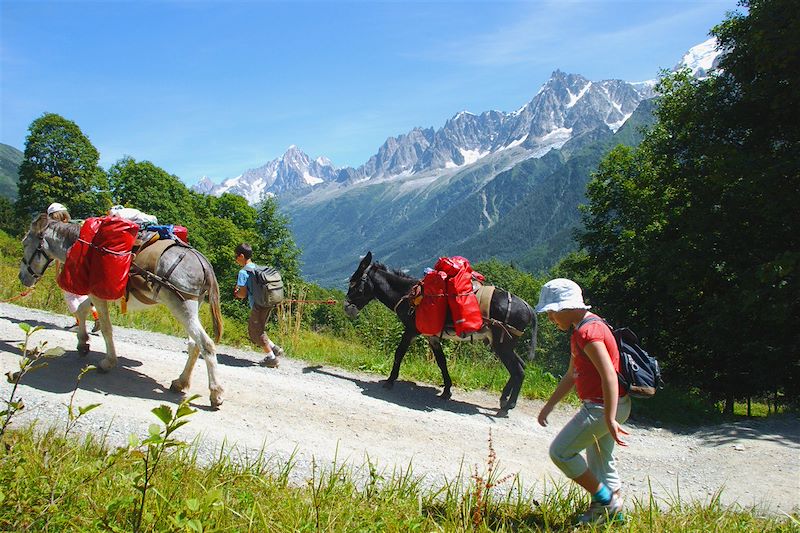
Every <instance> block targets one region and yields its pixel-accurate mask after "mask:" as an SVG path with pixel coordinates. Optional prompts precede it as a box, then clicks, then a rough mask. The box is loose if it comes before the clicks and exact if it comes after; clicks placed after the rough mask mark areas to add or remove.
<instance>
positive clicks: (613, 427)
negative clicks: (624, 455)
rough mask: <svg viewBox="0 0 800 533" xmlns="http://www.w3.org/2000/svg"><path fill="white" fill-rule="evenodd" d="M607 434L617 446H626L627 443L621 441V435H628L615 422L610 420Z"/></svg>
mask: <svg viewBox="0 0 800 533" xmlns="http://www.w3.org/2000/svg"><path fill="white" fill-rule="evenodd" d="M608 433H609V434H610V435H611V438H612V439H614V442H616V443H617V444H619V445H620V446H627V445H628V443H627V442H625V441H624V440H622V435H630V433H628V432H627V431H625V429H624V428H623V427H622V426H620V425H619V422H617V421H616V420H612V421H611V422H610V423H609V424H608Z"/></svg>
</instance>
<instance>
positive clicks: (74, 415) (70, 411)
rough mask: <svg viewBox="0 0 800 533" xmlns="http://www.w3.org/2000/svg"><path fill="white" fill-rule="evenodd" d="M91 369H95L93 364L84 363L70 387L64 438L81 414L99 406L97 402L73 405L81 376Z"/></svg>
mask: <svg viewBox="0 0 800 533" xmlns="http://www.w3.org/2000/svg"><path fill="white" fill-rule="evenodd" d="M91 370H97V367H96V366H94V365H86V366H85V367H83V368H82V369H81V372H80V374H78V379H77V380H75V388H74V389H72V394H70V396H69V405H68V406H67V417H68V419H67V426H66V427H65V428H64V438H65V439H66V438H67V435H69V432H70V431H72V429H73V428H74V427H75V426H76V425H77V423H78V420H80V418H81V417H82V416H83V415H85V414H86V413H88V412H89V411H91V410H92V409H96V408H97V407H100V404H99V403H90V404H88V405H84V406H78V407H77V408H76V407H75V394H76V393H77V392H78V385H80V383H81V379H83V376H85V375H86V373H87V372H89V371H91Z"/></svg>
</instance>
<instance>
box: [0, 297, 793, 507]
mask: <svg viewBox="0 0 800 533" xmlns="http://www.w3.org/2000/svg"><path fill="white" fill-rule="evenodd" d="M71 320H72V319H71V318H69V317H66V316H62V315H56V314H51V313H46V312H42V311H35V310H31V309H26V308H22V307H17V306H14V305H10V304H0V372H2V373H3V374H5V372H7V371H8V370H13V369H16V368H17V358H18V355H19V351H18V349H17V347H16V346H17V344H18V343H19V342H20V341H21V340H22V339H23V333H22V330H20V329H19V326H18V324H19V322H28V323H30V324H32V325H41V326H44V327H45V328H46V329H44V330H43V331H41V332H38V333H37V334H36V336H35V337H34V340H37V339H38V340H45V339H46V340H47V341H49V343H50V345H51V346H53V345H56V346H62V347H64V348H65V349H66V350H67V353H66V354H65V355H64V356H63V357H62V358H59V359H56V360H53V361H51V362H50V364H49V366H48V367H47V368H45V369H43V370H40V371H38V372H35V373H32V374H30V375H29V376H26V378H25V380H24V386H22V387H21V388H20V389H19V396H21V397H22V398H23V400H24V402H25V404H26V409H25V410H24V411H23V412H22V413H21V414H20V415H19V418H18V419H17V423H24V422H26V421H30V420H32V419H38V420H40V421H43V422H45V423H49V422H50V421H62V423H63V421H64V420H65V419H66V408H65V406H66V405H67V403H68V401H69V395H70V393H71V392H72V389H73V387H74V384H75V378H76V376H77V375H78V373H79V371H80V369H81V368H82V367H83V366H84V365H85V364H87V363H97V362H98V361H99V359H100V357H101V355H102V350H104V343H103V342H102V338H100V337H94V336H93V337H92V339H91V342H92V352H91V353H90V354H89V356H88V357H87V358H80V357H78V355H77V353H76V352H75V346H76V337H75V334H74V333H70V332H67V331H65V330H64V329H63V327H64V326H65V325H67V324H69V323H70V321H71ZM114 337H115V341H116V346H117V353H118V355H119V366H118V367H117V368H116V369H114V370H113V371H112V372H110V373H108V374H96V373H90V374H87V375H86V377H84V379H83V381H82V382H81V387H80V390H79V391H78V394H77V404H78V405H86V404H89V403H101V404H102V405H101V407H99V408H97V409H95V410H94V411H92V412H91V413H89V414H88V415H87V416H86V417H85V420H83V421H82V423H81V425H80V427H79V430H80V431H84V432H89V433H94V434H98V435H99V434H102V433H107V434H108V438H109V439H110V441H111V442H112V443H113V444H122V443H123V442H125V441H126V440H127V436H128V435H129V434H131V433H135V434H137V435H140V436H142V435H144V434H145V433H146V431H147V427H148V425H149V424H151V423H153V422H156V419H155V417H154V416H153V415H152V414H151V413H150V409H152V408H153V407H156V406H157V405H159V404H160V403H169V404H177V403H178V402H179V401H180V397H179V396H178V395H176V394H174V393H171V392H169V390H168V388H169V384H170V382H171V381H172V380H173V379H174V378H176V377H177V376H178V374H179V373H180V371H181V369H182V368H183V365H184V363H185V360H186V346H185V342H184V340H183V339H182V338H178V337H172V336H168V335H161V334H156V333H149V332H143V331H138V330H131V329H125V328H115V330H114ZM218 358H219V363H220V364H219V375H220V377H221V379H222V382H223V385H224V386H225V389H226V395H225V403H224V404H223V406H222V408H221V410H219V411H211V410H209V409H208V405H209V401H208V386H207V376H206V369H205V364H204V363H203V362H202V361H199V362H198V364H197V366H196V368H195V372H194V376H193V377H194V382H193V383H192V386H191V388H190V390H189V391H188V392H189V393H197V394H200V395H201V396H202V397H201V399H199V400H197V401H196V402H195V405H196V407H198V408H199V411H198V412H197V413H196V414H195V415H192V417H191V423H190V424H188V425H186V426H184V428H181V430H179V433H178V436H179V437H180V438H183V439H186V440H190V439H192V438H193V437H194V436H195V435H197V434H201V435H202V445H201V455H202V456H204V457H208V458H210V457H213V456H214V454H215V452H218V450H219V447H220V446H221V445H222V443H223V442H225V443H226V449H231V448H232V447H233V448H234V449H235V450H234V452H233V453H239V454H242V455H244V454H249V455H251V456H252V455H253V454H255V453H257V452H258V451H259V450H260V449H261V448H262V447H263V448H265V449H266V450H268V451H269V452H270V453H273V454H277V455H278V456H279V457H281V458H288V457H289V456H290V455H291V454H293V453H294V454H295V459H296V461H297V467H296V468H295V470H294V475H295V476H296V477H297V479H298V480H300V479H303V478H304V476H306V475H307V474H308V472H309V471H310V468H311V463H312V459H314V460H315V461H316V462H317V464H323V465H324V464H330V462H331V461H333V460H334V458H336V460H337V461H338V462H339V463H341V462H342V461H349V462H351V463H352V464H353V465H355V466H362V465H364V464H365V463H366V460H367V457H368V458H369V460H370V461H371V462H372V463H373V464H377V465H378V467H379V469H383V470H387V471H391V469H392V468H393V467H395V466H397V467H400V468H405V467H407V466H408V465H412V467H413V472H414V474H416V475H423V474H424V475H425V476H426V479H428V480H430V481H431V482H436V481H437V480H441V479H442V478H448V479H452V478H453V477H455V476H456V475H457V474H458V472H459V470H460V469H461V468H462V466H463V467H464V470H465V471H467V472H468V471H470V470H472V469H473V468H474V466H475V465H477V466H478V470H479V471H480V472H482V471H483V470H484V468H485V466H484V465H485V463H486V457H487V437H488V435H489V431H490V430H491V432H492V436H493V442H494V449H495V451H496V453H497V457H498V459H499V464H500V467H501V469H502V470H503V472H504V473H517V472H519V473H520V475H521V478H522V480H523V483H524V485H525V486H526V487H527V488H530V489H531V490H533V491H534V492H541V491H542V490H543V488H544V486H545V484H547V485H550V484H551V480H553V479H555V480H557V481H558V482H563V479H564V478H563V476H562V475H561V474H560V472H558V471H557V470H556V468H555V467H554V466H553V464H552V463H551V462H550V459H549V458H548V455H547V449H548V446H549V443H550V441H551V440H552V439H553V437H554V435H555V434H556V433H557V431H558V430H559V429H560V428H561V427H562V425H563V424H564V422H566V420H568V419H569V417H570V416H571V415H572V414H573V412H574V408H572V407H569V406H564V407H562V408H559V409H557V410H556V411H555V412H554V413H553V414H552V415H551V417H550V425H549V426H548V427H546V428H542V427H540V426H539V425H538V424H537V423H536V415H537V413H538V411H539V408H540V407H541V402H536V401H520V402H519V404H518V406H517V408H516V409H514V410H513V411H512V412H511V414H510V415H509V416H508V417H506V418H498V417H496V416H495V414H496V406H497V402H498V399H497V394H494V393H491V394H489V393H483V392H465V391H461V390H458V389H454V394H453V399H452V400H451V401H449V402H441V401H440V400H439V399H438V398H437V397H436V394H437V393H438V392H439V389H438V388H436V387H434V386H431V385H426V384H415V383H410V382H402V381H400V382H398V383H397V384H396V385H395V387H394V389H393V390H386V389H384V388H382V387H381V384H380V380H381V379H382V378H381V376H375V375H370V374H360V373H354V372H349V371H344V370H341V369H338V368H333V367H327V366H325V367H321V366H314V365H309V364H307V363H305V362H304V361H302V360H299V359H291V358H286V359H284V360H283V361H282V363H281V366H280V368H278V369H267V368H262V367H259V366H257V365H256V361H257V360H258V359H259V354H258V353H256V352H253V351H249V350H240V349H236V348H231V347H229V346H220V347H219V353H218ZM401 377H402V370H401ZM9 387H10V386H9V385H8V384H7V383H5V382H3V384H2V385H0V397H2V398H8V394H9V391H10V388H9ZM635 408H636V406H635V404H634V418H635ZM626 427H627V428H628V429H629V431H630V433H631V435H630V437H629V438H628V442H629V446H628V447H627V448H626V449H622V450H618V453H617V458H618V463H619V469H620V472H621V475H622V478H623V480H624V482H625V487H624V491H625V493H626V495H627V498H628V499H629V500H630V499H631V498H632V497H636V498H640V499H641V498H647V495H648V487H649V486H651V487H652V489H653V492H654V494H655V496H656V497H657V498H659V499H663V500H665V501H666V502H671V501H674V500H675V499H676V498H677V494H678V491H677V490H676V488H678V487H679V489H680V498H681V500H682V501H686V500H703V501H705V500H707V499H708V498H710V497H712V496H713V495H714V494H715V493H716V492H717V491H719V490H720V489H722V501H723V502H724V503H726V504H731V503H738V504H740V505H744V506H750V505H758V506H761V507H763V508H765V509H768V510H770V511H771V512H773V513H781V512H791V511H792V510H793V509H794V510H797V509H800V421H798V418H796V417H791V418H789V417H781V418H776V419H771V420H768V421H751V422H740V423H735V424H725V425H720V426H698V427H694V428H691V429H689V430H682V431H675V430H671V429H667V428H657V427H652V426H649V425H644V424H637V423H636V422H635V421H632V422H629V423H628V424H626Z"/></svg>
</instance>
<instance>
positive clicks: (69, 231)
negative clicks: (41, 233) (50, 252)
mask: <svg viewBox="0 0 800 533" xmlns="http://www.w3.org/2000/svg"><path fill="white" fill-rule="evenodd" d="M51 227H52V228H53V232H54V233H55V234H56V235H57V236H58V237H59V238H60V239H62V240H63V241H64V242H75V241H77V240H78V237H79V236H80V234H81V227H80V226H79V225H78V224H70V223H69V222H56V223H54V224H52V225H51Z"/></svg>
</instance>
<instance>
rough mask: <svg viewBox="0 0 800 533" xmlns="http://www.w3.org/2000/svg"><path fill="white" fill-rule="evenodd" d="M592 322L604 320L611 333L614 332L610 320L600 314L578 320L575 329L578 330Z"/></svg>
mask: <svg viewBox="0 0 800 533" xmlns="http://www.w3.org/2000/svg"><path fill="white" fill-rule="evenodd" d="M590 322H602V323H603V324H605V325H606V326H608V329H610V330H611V333H614V329H613V328H612V327H611V325H610V324H609V323H608V322H606V321H605V319H603V318H600V317H599V316H587V317H586V318H584V319H583V320H581V321H580V322H578V324H577V325H576V326H575V328H574V329H575V331H578V330H579V329H581V327H583V326H585V325H586V324H589V323H590Z"/></svg>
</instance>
